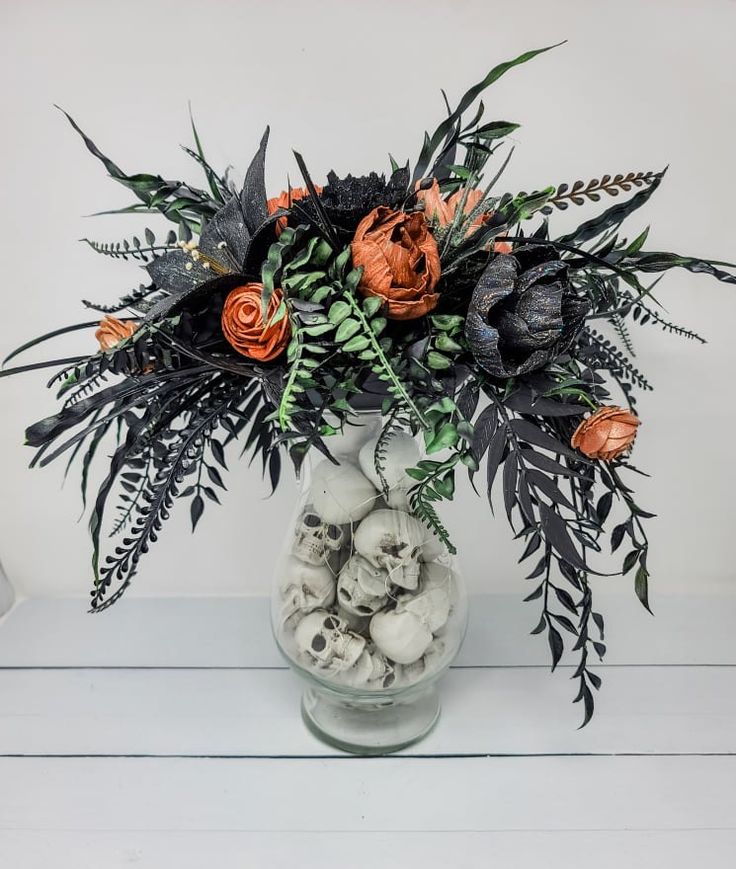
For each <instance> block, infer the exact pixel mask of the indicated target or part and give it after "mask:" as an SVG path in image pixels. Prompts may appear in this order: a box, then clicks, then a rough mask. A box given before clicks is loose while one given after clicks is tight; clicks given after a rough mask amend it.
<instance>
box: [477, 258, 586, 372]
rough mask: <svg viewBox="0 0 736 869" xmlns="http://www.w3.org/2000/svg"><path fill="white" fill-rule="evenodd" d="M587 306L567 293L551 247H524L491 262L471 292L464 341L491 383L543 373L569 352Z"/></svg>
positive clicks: (564, 268)
mask: <svg viewBox="0 0 736 869" xmlns="http://www.w3.org/2000/svg"><path fill="white" fill-rule="evenodd" d="M588 309H589V305H588V302H587V301H586V300H585V299H581V298H579V297H578V296H577V295H576V294H575V291H574V290H573V289H572V288H571V287H570V283H569V280H568V274H567V265H566V264H565V263H564V262H562V261H561V260H560V259H558V257H557V252H556V250H555V249H554V248H553V247H552V246H550V245H524V246H522V247H518V248H516V249H515V250H514V251H513V253H511V254H502V255H500V256H496V257H494V259H493V260H492V261H491V263H490V264H489V265H488V267H487V268H486V269H485V271H484V272H483V274H482V275H481V277H480V280H479V281H478V283H477V285H476V287H475V290H474V291H473V295H472V298H471V300H470V307H469V309H468V314H467V319H466V322H465V336H466V338H467V340H468V345H469V347H470V349H471V351H472V352H473V355H474V356H475V358H476V360H477V362H478V364H479V365H480V366H481V367H482V368H483V369H485V370H486V371H487V372H488V373H489V374H491V375H493V376H494V377H517V376H519V375H521V374H528V373H529V372H530V371H535V370H536V369H538V368H542V367H543V366H544V365H546V364H547V363H548V362H550V361H551V360H552V359H554V358H555V357H557V356H559V355H560V354H561V353H564V351H565V350H567V349H568V348H569V347H570V345H571V344H572V342H573V341H574V340H575V338H576V336H577V334H578V332H579V331H580V328H581V326H582V324H583V321H584V320H585V316H586V314H587V312H588Z"/></svg>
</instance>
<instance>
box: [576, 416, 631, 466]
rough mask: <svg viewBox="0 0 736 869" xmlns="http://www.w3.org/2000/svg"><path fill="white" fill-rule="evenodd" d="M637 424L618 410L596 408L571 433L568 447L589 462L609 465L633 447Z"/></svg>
mask: <svg viewBox="0 0 736 869" xmlns="http://www.w3.org/2000/svg"><path fill="white" fill-rule="evenodd" d="M640 424H641V422H640V420H639V419H638V418H637V417H636V416H634V414H633V413H631V411H629V410H624V409H623V408H621V407H600V408H598V410H597V411H596V412H595V413H593V414H591V415H590V416H589V417H588V418H587V419H584V420H583V421H582V422H581V423H580V425H579V426H578V427H577V428H576V429H575V432H574V434H573V436H572V439H571V441H570V443H571V444H572V446H573V448H574V449H576V450H580V452H581V453H583V455H586V456H588V458H590V459H601V460H602V461H604V462H610V461H613V459H617V458H618V457H619V456H621V455H623V454H624V453H625V452H626V451H627V450H628V449H630V447H631V446H632V444H633V443H634V439H635V438H636V430H637V428H638V427H639V425H640Z"/></svg>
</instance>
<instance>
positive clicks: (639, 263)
mask: <svg viewBox="0 0 736 869" xmlns="http://www.w3.org/2000/svg"><path fill="white" fill-rule="evenodd" d="M628 262H631V263H633V264H634V267H635V268H636V269H637V270H638V271H641V272H663V271H666V270H667V269H672V268H682V269H686V270H687V271H689V272H694V273H696V274H700V273H702V274H706V275H710V276H711V277H713V278H716V279H717V280H719V281H723V283H726V284H736V275H732V274H729V273H728V272H726V271H723V269H720V268H718V266H725V267H726V268H729V269H736V264H734V263H726V262H720V261H718V260H703V259H697V258H695V257H689V256H681V255H680V254H676V253H667V252H664V251H641V252H640V253H639V254H637V255H636V256H634V257H627V263H628Z"/></svg>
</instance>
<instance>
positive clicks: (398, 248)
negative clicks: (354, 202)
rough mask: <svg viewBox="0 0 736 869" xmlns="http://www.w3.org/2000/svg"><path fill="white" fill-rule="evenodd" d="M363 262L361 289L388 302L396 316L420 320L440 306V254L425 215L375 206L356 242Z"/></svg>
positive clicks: (355, 255) (360, 226)
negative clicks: (437, 290)
mask: <svg viewBox="0 0 736 869" xmlns="http://www.w3.org/2000/svg"><path fill="white" fill-rule="evenodd" d="M350 247H351V250H352V254H353V265H355V266H356V267H357V266H362V267H363V277H362V278H361V281H360V291H361V292H362V293H363V295H364V296H378V297H379V298H381V299H383V300H384V302H386V303H387V313H386V316H387V317H389V318H390V319H392V320H414V319H416V318H417V317H423V316H424V315H425V314H428V313H429V312H430V311H432V310H434V308H436V307H437V302H438V301H439V298H440V297H439V295H438V294H437V293H434V292H433V290H434V288H435V287H436V286H437V281H439V279H440V272H441V267H440V254H439V250H438V249H437V242H436V241H435V240H434V238H433V236H432V234H431V233H430V231H429V226H428V224H427V220H426V218H425V217H424V215H423V214H422V213H421V212H419V211H415V212H412V213H411V214H406V213H405V212H403V211H392V210H391V209H390V208H387V207H386V206H385V205H379V206H378V208H374V209H373V211H371V212H370V214H368V215H366V216H365V217H364V218H363V220H361V221H360V223H359V224H358V228H357V229H356V231H355V236H354V238H353V241H352V243H351V245H350Z"/></svg>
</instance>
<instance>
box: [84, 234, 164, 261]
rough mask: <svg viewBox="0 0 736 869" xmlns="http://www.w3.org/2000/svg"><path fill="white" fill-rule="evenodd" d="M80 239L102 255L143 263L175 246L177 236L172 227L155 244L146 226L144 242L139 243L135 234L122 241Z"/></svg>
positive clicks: (153, 237) (153, 235)
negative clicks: (164, 236)
mask: <svg viewBox="0 0 736 869" xmlns="http://www.w3.org/2000/svg"><path fill="white" fill-rule="evenodd" d="M80 241H83V242H84V243H85V244H87V245H89V246H90V247H91V248H92V250H93V251H94V252H95V253H99V254H102V255H103V256H108V257H111V258H112V259H121V260H125V261H126V262H127V261H128V260H130V259H133V260H139V261H140V262H143V263H148V262H151V260H152V259H153V258H154V256H157V255H159V254H161V253H165V252H166V251H169V250H173V249H174V248H175V247H176V246H177V236H176V233H175V232H174V231H173V229H172V230H170V231H169V233H168V234H167V236H166V239H165V240H164V241H163V242H160V243H159V244H156V236H155V234H154V233H153V231H152V230H150V229H148V228H146V230H145V242H144V243H141V240H140V239H139V238H138V236H136V235H134V236H133V237H132V238H131V239H130V241H129V240H128V239H127V238H126V239H123V240H122V241H111V242H99V241H93V240H92V239H89V238H82V239H80Z"/></svg>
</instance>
